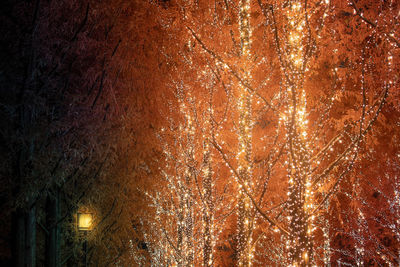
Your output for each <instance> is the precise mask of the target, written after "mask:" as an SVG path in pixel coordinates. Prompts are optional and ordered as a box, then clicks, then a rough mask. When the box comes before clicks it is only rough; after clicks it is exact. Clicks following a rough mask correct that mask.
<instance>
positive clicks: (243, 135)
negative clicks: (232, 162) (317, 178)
mask: <svg viewBox="0 0 400 267" xmlns="http://www.w3.org/2000/svg"><path fill="white" fill-rule="evenodd" d="M239 32H240V40H241V57H242V58H243V59H244V62H247V61H248V60H249V59H250V57H251V52H250V44H251V27H250V1H249V0H241V1H240V6H239ZM242 67H243V69H244V77H243V79H244V80H245V81H250V80H251V78H252V77H251V74H250V72H249V70H248V66H246V65H245V66H242ZM238 89H239V101H238V112H239V136H238V139H239V140H238V141H239V148H238V154H237V156H236V158H237V160H238V172H239V174H240V176H241V177H242V179H243V181H244V184H245V186H246V187H247V186H248V184H249V182H250V183H251V176H252V166H251V163H250V162H251V155H252V151H251V147H252V119H251V116H252V114H251V113H252V108H251V106H252V95H251V94H250V93H249V92H248V90H247V89H246V88H245V87H244V86H243V85H242V84H239V86H238ZM251 209H252V205H251V202H250V199H249V198H248V196H247V195H246V194H245V193H244V191H243V188H242V186H241V185H240V186H239V195H238V233H237V235H238V253H239V256H238V266H244V267H248V266H251V262H252V258H253V253H252V248H251V232H252V225H253V222H252V221H250V220H251Z"/></svg>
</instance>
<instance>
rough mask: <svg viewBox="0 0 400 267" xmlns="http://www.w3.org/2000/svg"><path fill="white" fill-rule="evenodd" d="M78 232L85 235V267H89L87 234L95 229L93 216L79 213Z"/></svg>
mask: <svg viewBox="0 0 400 267" xmlns="http://www.w3.org/2000/svg"><path fill="white" fill-rule="evenodd" d="M77 217H78V218H77V219H78V230H79V231H80V232H84V233H85V241H84V243H83V250H84V251H85V259H84V261H85V266H87V250H88V248H87V247H88V246H87V233H88V232H89V231H91V230H92V228H93V214H92V213H84V212H78V214H77Z"/></svg>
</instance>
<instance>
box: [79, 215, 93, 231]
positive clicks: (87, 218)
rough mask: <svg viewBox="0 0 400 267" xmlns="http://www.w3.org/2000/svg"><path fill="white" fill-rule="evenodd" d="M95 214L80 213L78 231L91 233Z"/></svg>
mask: <svg viewBox="0 0 400 267" xmlns="http://www.w3.org/2000/svg"><path fill="white" fill-rule="evenodd" d="M92 222H93V214H92V213H78V230H79V231H84V232H87V231H90V230H92Z"/></svg>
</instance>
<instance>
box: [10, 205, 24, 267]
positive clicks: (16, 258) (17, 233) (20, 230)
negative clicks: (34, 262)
mask: <svg viewBox="0 0 400 267" xmlns="http://www.w3.org/2000/svg"><path fill="white" fill-rule="evenodd" d="M13 236H14V238H13V240H14V244H13V263H14V266H16V267H25V216H24V213H23V211H22V210H20V209H18V210H17V211H16V212H15V213H14V214H13Z"/></svg>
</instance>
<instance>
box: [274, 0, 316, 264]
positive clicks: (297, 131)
mask: <svg viewBox="0 0 400 267" xmlns="http://www.w3.org/2000/svg"><path fill="white" fill-rule="evenodd" d="M287 18H288V19H289V25H290V26H288V30H287V34H288V44H287V49H288V57H287V64H288V69H287V73H288V77H289V80H288V81H286V83H287V95H288V99H292V100H291V101H289V103H288V107H287V110H286V111H285V113H284V114H282V115H281V120H283V122H284V124H285V125H286V127H287V128H288V135H287V138H288V139H289V144H290V147H291V151H292V152H291V156H290V160H289V162H287V163H286V164H285V165H286V166H287V168H288V178H289V189H288V198H289V200H288V203H289V204H288V213H289V216H288V222H289V229H290V233H291V235H290V236H289V237H288V240H287V250H288V252H287V253H288V257H289V262H290V264H291V265H292V266H299V265H301V266H303V265H309V264H310V263H311V261H312V242H311V241H312V237H313V231H314V229H315V227H314V218H315V217H314V216H310V215H311V213H312V211H313V209H314V204H313V190H312V187H311V170H310V169H311V162H310V158H311V155H312V149H311V147H310V145H309V143H308V142H309V141H308V133H307V132H308V118H307V116H308V115H307V101H306V98H307V97H306V94H305V91H304V90H303V89H302V84H301V82H300V81H301V79H300V75H301V73H302V72H303V69H304V68H305V66H304V54H303V53H304V52H303V50H304V49H303V44H302V42H303V29H304V26H305V19H304V17H303V13H302V4H301V2H294V3H292V5H291V7H289V9H288V10H287ZM290 96H292V97H290ZM293 99H294V100H293Z"/></svg>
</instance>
